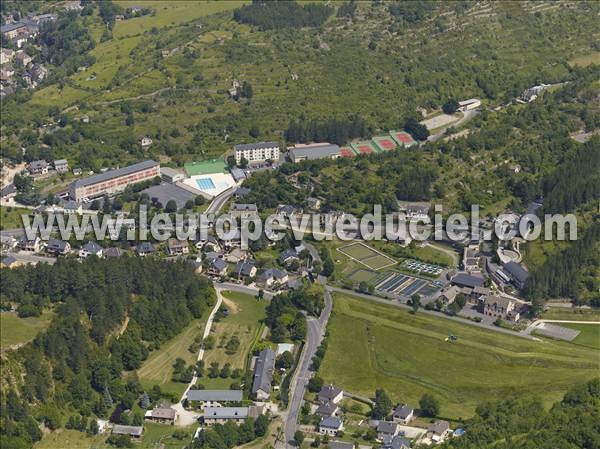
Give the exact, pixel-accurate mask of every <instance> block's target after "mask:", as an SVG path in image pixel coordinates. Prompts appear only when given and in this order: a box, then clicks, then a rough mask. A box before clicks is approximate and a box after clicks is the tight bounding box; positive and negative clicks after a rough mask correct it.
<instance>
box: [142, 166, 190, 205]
mask: <svg viewBox="0 0 600 449" xmlns="http://www.w3.org/2000/svg"><path fill="white" fill-rule="evenodd" d="M161 170H162V169H161ZM140 193H145V194H147V195H148V197H149V198H150V199H152V198H156V201H158V202H159V203H160V204H162V205H163V206H166V205H167V203H168V202H169V200H173V201H175V203H176V204H177V209H183V208H184V207H185V203H187V202H188V201H189V200H194V199H196V196H197V195H196V194H195V193H192V192H190V191H189V190H186V189H184V188H181V187H179V186H178V185H176V184H169V183H166V182H165V183H162V184H159V185H157V186H150V187H148V188H147V189H144V190H142V191H141V192H140Z"/></svg>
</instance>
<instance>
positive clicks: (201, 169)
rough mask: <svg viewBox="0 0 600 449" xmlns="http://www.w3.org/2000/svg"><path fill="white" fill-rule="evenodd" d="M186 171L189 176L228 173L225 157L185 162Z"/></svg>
mask: <svg viewBox="0 0 600 449" xmlns="http://www.w3.org/2000/svg"><path fill="white" fill-rule="evenodd" d="M184 168H185V172H186V173H187V174H188V176H196V175H210V174H212V173H227V172H228V170H227V166H226V165H225V162H224V161H223V159H211V160H208V161H201V162H191V163H189V164H185V166H184Z"/></svg>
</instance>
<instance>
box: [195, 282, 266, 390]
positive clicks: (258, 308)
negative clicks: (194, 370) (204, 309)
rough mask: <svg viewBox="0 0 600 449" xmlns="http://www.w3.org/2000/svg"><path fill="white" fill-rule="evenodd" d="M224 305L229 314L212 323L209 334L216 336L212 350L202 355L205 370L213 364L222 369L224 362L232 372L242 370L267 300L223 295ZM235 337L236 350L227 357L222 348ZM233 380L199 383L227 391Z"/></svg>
mask: <svg viewBox="0 0 600 449" xmlns="http://www.w3.org/2000/svg"><path fill="white" fill-rule="evenodd" d="M223 296H224V299H225V305H226V306H227V307H228V308H229V315H228V316H227V317H225V318H222V319H221V321H219V322H218V323H215V324H213V330H212V335H213V336H214V337H215V348H214V349H211V350H208V351H206V352H205V353H204V360H205V361H206V367H208V366H210V364H211V363H212V362H219V366H220V367H222V366H223V365H224V364H225V363H230V364H231V369H232V370H233V369H235V368H241V369H243V368H244V365H245V363H246V358H247V356H248V352H249V351H250V347H251V345H252V342H253V340H254V338H255V337H256V335H257V332H258V331H259V329H260V328H261V321H262V320H264V318H265V307H266V305H267V303H266V301H257V300H256V298H255V297H254V296H252V295H247V294H244V293H238V292H230V291H225V292H223ZM234 335H235V336H237V338H238V339H239V341H240V345H239V347H238V349H237V350H236V351H235V353H233V354H227V353H226V350H225V345H226V344H227V342H228V341H229V339H230V338H231V337H232V336H234ZM232 382H233V380H232V379H230V378H228V379H221V378H217V379H210V378H209V377H207V376H205V377H203V378H202V380H201V383H202V384H203V385H205V386H206V388H221V387H225V388H228V387H229V385H230V384H231V383H232Z"/></svg>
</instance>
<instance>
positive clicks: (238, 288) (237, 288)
mask: <svg viewBox="0 0 600 449" xmlns="http://www.w3.org/2000/svg"><path fill="white" fill-rule="evenodd" d="M215 287H218V288H220V289H221V290H230V291H233V292H239V293H246V294H248V295H252V296H256V294H257V293H258V290H259V289H258V288H256V287H249V286H248V285H243V284H236V283H234V282H215ZM263 291H264V294H265V298H266V299H271V298H272V297H273V293H271V292H268V291H266V290H263Z"/></svg>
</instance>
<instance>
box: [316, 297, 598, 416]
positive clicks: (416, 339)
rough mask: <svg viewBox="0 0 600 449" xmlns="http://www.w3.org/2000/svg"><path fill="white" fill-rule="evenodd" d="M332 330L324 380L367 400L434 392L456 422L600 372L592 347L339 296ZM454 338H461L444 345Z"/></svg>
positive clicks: (548, 399)
mask: <svg viewBox="0 0 600 449" xmlns="http://www.w3.org/2000/svg"><path fill="white" fill-rule="evenodd" d="M328 330H329V334H330V336H329V340H328V343H329V345H328V349H327V353H326V355H325V359H324V361H323V364H322V366H321V369H320V371H319V373H320V375H321V376H322V377H323V378H324V379H325V381H326V382H334V383H336V384H338V385H340V386H341V387H343V388H344V389H347V390H348V391H351V392H353V393H357V394H361V395H367V396H373V394H374V391H375V389H376V388H384V389H385V390H386V391H388V392H389V394H390V395H391V397H392V398H393V400H395V401H405V402H408V403H409V404H413V405H417V404H418V401H419V399H420V397H421V396H422V395H423V394H424V393H431V394H433V395H434V396H435V397H437V398H438V399H439V401H440V404H441V411H440V416H443V417H447V418H450V419H457V418H461V417H462V418H464V417H467V416H470V415H471V414H472V413H473V411H474V409H475V407H476V406H477V404H479V403H481V402H483V401H488V400H495V399H502V398H505V397H507V396H509V395H518V394H531V395H539V396H540V397H542V398H543V400H544V402H545V403H546V404H548V405H549V404H550V403H552V402H553V401H556V400H558V399H560V398H561V396H562V394H564V392H565V391H566V390H567V389H568V388H569V387H570V386H571V385H573V384H576V383H578V382H583V381H585V380H588V379H590V378H593V377H594V376H596V375H597V372H598V369H599V368H600V358H599V357H598V355H599V353H598V351H597V350H593V349H591V348H588V347H584V346H580V345H577V344H569V343H565V342H553V341H544V342H535V341H529V340H526V339H522V338H518V337H513V336H509V335H503V334H500V333H497V332H493V331H487V330H483V329H480V328H476V327H473V326H469V325H465V324H460V323H455V322H453V321H450V320H445V319H440V318H435V317H430V316H426V315H424V314H419V313H417V314H416V315H413V314H411V313H409V312H408V311H405V310H402V309H398V308H395V307H392V306H387V305H384V304H375V303H373V302H368V301H365V300H360V299H357V298H355V297H350V296H346V295H339V294H336V295H335V296H334V313H333V315H332V318H331V321H330V323H329V327H328ZM449 334H454V335H456V336H457V337H458V340H457V341H456V342H453V343H450V342H446V341H445V339H446V337H447V336H448V335H449ZM348 354H352V357H349V356H348Z"/></svg>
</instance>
